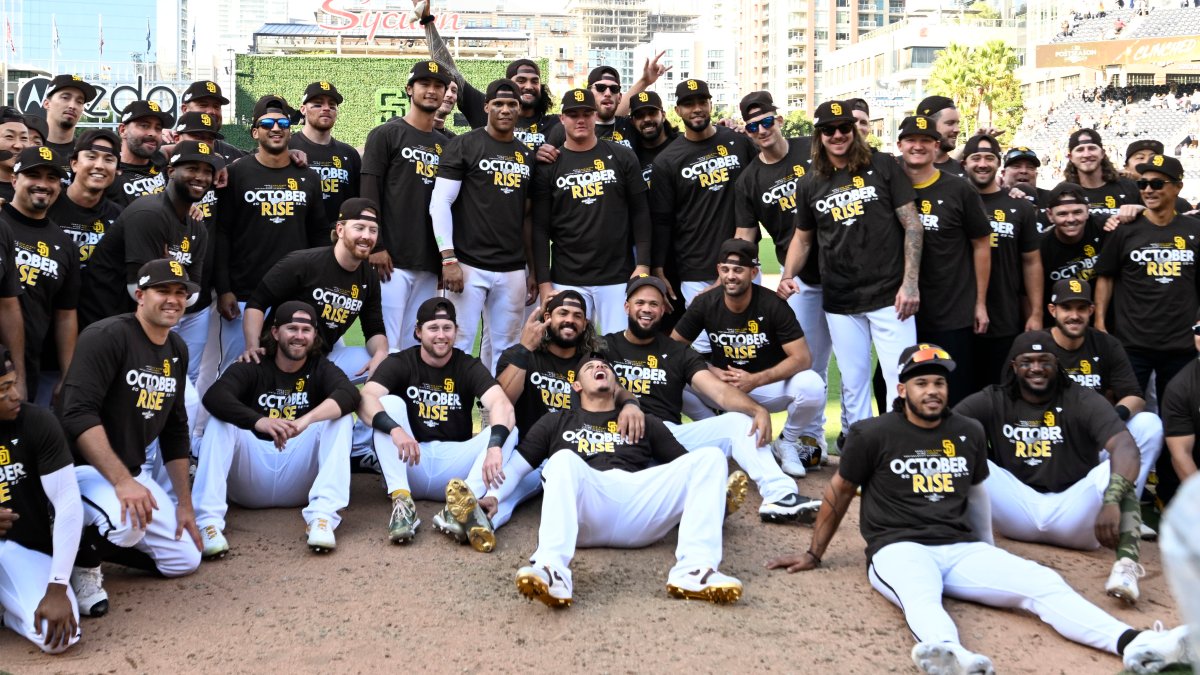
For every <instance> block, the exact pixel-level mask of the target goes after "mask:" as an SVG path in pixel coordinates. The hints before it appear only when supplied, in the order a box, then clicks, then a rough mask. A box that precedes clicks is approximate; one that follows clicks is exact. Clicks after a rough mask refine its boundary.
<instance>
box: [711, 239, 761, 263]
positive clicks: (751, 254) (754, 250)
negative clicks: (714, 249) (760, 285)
mask: <svg viewBox="0 0 1200 675" xmlns="http://www.w3.org/2000/svg"><path fill="white" fill-rule="evenodd" d="M730 258H733V261H732V262H733V263H734V264H735V265H745V266H747V267H758V246H755V245H754V244H753V243H751V242H748V241H746V240H745V239H726V240H725V241H724V242H723V243H722V244H721V249H720V251H718V253H717V264H721V263H728V262H731V261H730Z"/></svg>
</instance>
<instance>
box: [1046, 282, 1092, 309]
mask: <svg viewBox="0 0 1200 675" xmlns="http://www.w3.org/2000/svg"><path fill="white" fill-rule="evenodd" d="M1072 300H1083V301H1084V302H1087V303H1089V304H1090V303H1091V302H1092V285H1091V284H1089V283H1088V282H1086V281H1084V280H1083V279H1059V280H1058V281H1056V282H1054V288H1052V289H1051V290H1050V303H1051V304H1053V305H1061V304H1063V303H1064V302H1070V301H1072Z"/></svg>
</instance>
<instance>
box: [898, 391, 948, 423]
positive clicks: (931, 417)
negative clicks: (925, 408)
mask: <svg viewBox="0 0 1200 675" xmlns="http://www.w3.org/2000/svg"><path fill="white" fill-rule="evenodd" d="M904 405H905V407H907V408H908V411H909V412H911V413H912V414H913V415H914V416H916V417H918V418H920V419H923V420H925V421H926V422H936V421H938V420H940V419H942V417H943V416H945V414H946V407H945V404H944V403H943V405H942V409H941V410H939V411H938V412H937V413H927V412H922V411H921V408H920V406H918V405H917V402H915V401H913V400H912V399H911V398H907V397H906V398H905V399H904Z"/></svg>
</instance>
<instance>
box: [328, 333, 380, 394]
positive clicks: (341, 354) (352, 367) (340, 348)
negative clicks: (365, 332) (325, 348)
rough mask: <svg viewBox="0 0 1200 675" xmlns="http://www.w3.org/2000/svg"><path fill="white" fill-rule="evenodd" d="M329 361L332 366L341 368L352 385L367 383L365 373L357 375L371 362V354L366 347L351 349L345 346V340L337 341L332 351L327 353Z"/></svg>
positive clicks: (360, 346)
mask: <svg viewBox="0 0 1200 675" xmlns="http://www.w3.org/2000/svg"><path fill="white" fill-rule="evenodd" d="M329 360H330V361H332V362H333V365H335V366H337V367H338V368H341V369H342V372H343V373H345V374H346V377H348V378H350V381H351V382H352V383H354V384H362V383H364V382H366V381H367V374H366V373H363V374H362V375H359V374H358V372H359V371H361V370H362V369H363V368H366V367H367V364H368V363H370V362H371V354H370V353H369V352H368V351H367V348H366V347H363V346H362V345H359V346H356V347H351V346H350V345H347V344H346V342H345V340H342V339H339V340H338V341H337V342H335V343H334V345H333V351H331V352H329Z"/></svg>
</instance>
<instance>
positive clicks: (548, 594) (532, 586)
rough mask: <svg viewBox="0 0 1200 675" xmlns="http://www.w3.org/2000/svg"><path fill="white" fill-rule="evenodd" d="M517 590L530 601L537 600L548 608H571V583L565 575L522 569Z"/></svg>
mask: <svg viewBox="0 0 1200 675" xmlns="http://www.w3.org/2000/svg"><path fill="white" fill-rule="evenodd" d="M517 590H518V591H520V593H521V595H524V596H525V597H526V598H529V599H530V600H537V601H538V602H540V603H542V604H544V605H546V606H547V607H553V608H555V609H558V608H566V607H570V606H571V582H570V580H568V579H566V578H564V577H563V575H561V574H559V573H558V572H556V571H554V570H552V569H550V566H549V565H543V566H542V567H522V568H521V569H519V570H517Z"/></svg>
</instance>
